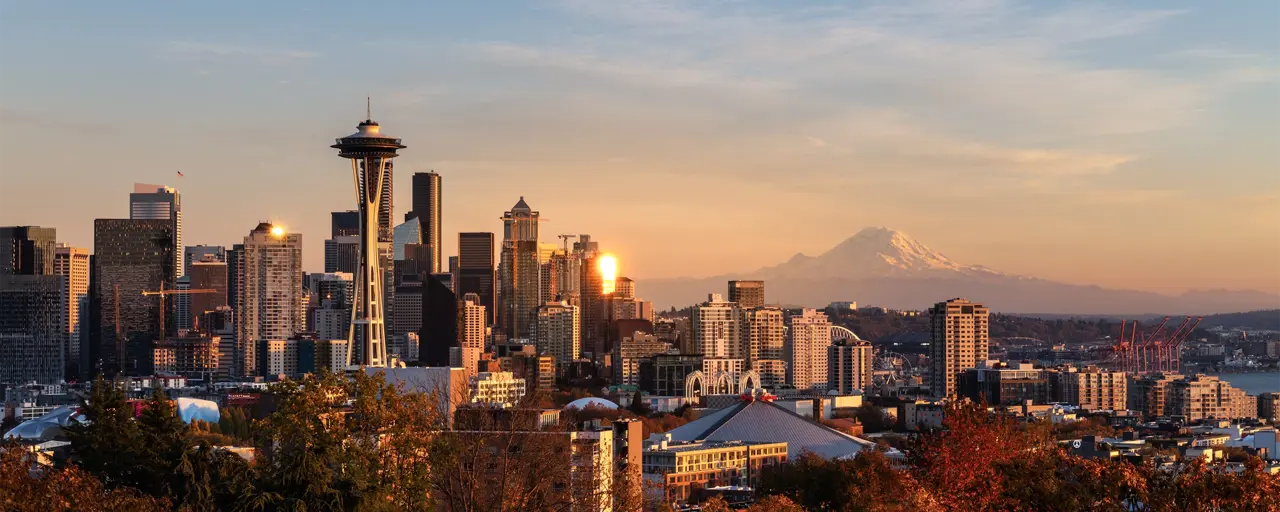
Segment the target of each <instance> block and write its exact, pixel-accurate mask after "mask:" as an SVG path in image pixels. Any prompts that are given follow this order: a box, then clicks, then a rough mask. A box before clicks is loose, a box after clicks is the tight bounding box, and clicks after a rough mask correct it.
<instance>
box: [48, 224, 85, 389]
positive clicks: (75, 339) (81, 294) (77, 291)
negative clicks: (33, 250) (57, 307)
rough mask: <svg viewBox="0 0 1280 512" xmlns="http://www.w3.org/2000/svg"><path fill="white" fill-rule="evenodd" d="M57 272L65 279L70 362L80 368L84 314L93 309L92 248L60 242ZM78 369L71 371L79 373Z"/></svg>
mask: <svg viewBox="0 0 1280 512" xmlns="http://www.w3.org/2000/svg"><path fill="white" fill-rule="evenodd" d="M53 273H54V274H57V275H59V276H62V278H63V282H62V285H63V292H64V295H63V298H62V313H63V322H64V323H63V327H64V329H65V331H64V332H65V334H66V354H67V358H66V359H67V360H66V364H67V366H68V367H71V366H75V367H77V368H78V367H79V363H80V332H81V329H82V322H81V315H82V313H85V312H87V311H88V308H89V249H86V248H84V247H71V246H68V245H66V244H58V246H57V248H56V249H54V257H53ZM77 374H78V372H68V375H77Z"/></svg>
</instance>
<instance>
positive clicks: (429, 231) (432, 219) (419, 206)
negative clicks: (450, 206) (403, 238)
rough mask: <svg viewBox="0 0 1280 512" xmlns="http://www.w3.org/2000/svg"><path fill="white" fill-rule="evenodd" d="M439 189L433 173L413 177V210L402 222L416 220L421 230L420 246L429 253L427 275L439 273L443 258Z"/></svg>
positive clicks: (423, 173)
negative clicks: (441, 250) (424, 246)
mask: <svg viewBox="0 0 1280 512" xmlns="http://www.w3.org/2000/svg"><path fill="white" fill-rule="evenodd" d="M440 203H441V189H440V175H439V174H436V173H435V171H431V172H419V173H414V175H413V210H410V211H409V213H406V214H405V216H404V220H409V219H411V218H416V219H418V225H419V227H420V228H421V233H422V244H423V245H426V246H427V247H428V250H429V251H430V253H431V268H430V270H428V273H432V274H434V273H437V272H440V267H441V263H442V262H443V258H442V256H441V252H440V245H441V238H440V225H441V222H442V221H443V220H442V217H441V216H440V211H441V207H440Z"/></svg>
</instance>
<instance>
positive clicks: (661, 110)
mask: <svg viewBox="0 0 1280 512" xmlns="http://www.w3.org/2000/svg"><path fill="white" fill-rule="evenodd" d="M6 9H7V11H8V12H10V13H13V14H14V16H8V17H6V18H8V19H11V20H12V19H21V20H24V24H22V25H18V24H16V23H6V24H5V30H4V31H0V43H3V47H5V48H17V47H20V46H21V47H31V48H32V49H31V50H29V51H24V52H22V53H21V54H18V53H7V54H5V61H6V67H7V68H8V69H11V70H13V71H14V72H12V73H5V74H4V76H0V87H2V88H3V89H4V90H6V91H7V92H8V93H9V94H6V97H9V98H23V102H22V103H21V104H20V105H19V104H15V103H11V102H0V134H3V135H4V137H0V151H4V152H5V154H6V155H11V156H12V158H11V167H9V168H10V169H18V168H28V167H32V166H36V165H39V166H42V167H44V168H48V169H50V170H51V172H41V173H16V172H6V173H5V176H4V177H5V180H6V182H7V186H5V187H3V188H2V189H0V204H3V205H4V207H3V210H0V216H3V217H4V219H5V224H6V225H35V226H48V227H55V228H57V229H58V233H59V236H60V237H62V240H60V241H63V242H66V243H68V244H70V245H73V246H80V247H91V246H92V229H93V219H96V218H122V217H125V215H126V214H125V212H124V210H123V208H124V205H123V204H122V201H121V200H120V196H121V194H123V193H125V192H126V191H127V190H128V189H129V187H130V186H131V184H132V183H134V182H142V183H157V184H163V185H167V186H170V187H173V188H175V189H177V190H178V191H180V192H181V193H182V195H183V196H184V197H183V199H184V204H183V209H184V213H183V215H184V218H183V224H184V226H183V231H184V236H183V238H184V240H183V241H184V242H185V243H187V244H192V245H195V244H212V245H223V246H230V245H231V244H232V243H233V242H235V241H236V240H238V235H242V233H240V232H241V231H243V226H246V225H254V224H256V223H257V222H258V221H264V220H270V221H273V222H280V223H282V224H284V225H286V226H289V228H290V231H293V232H300V233H304V234H307V235H309V237H308V238H309V240H311V242H310V243H308V244H307V245H306V246H305V247H304V251H305V254H304V258H303V260H304V266H305V269H306V270H307V271H319V270H321V269H322V268H323V257H322V254H323V252H322V251H323V247H322V243H321V240H322V239H323V238H324V236H323V234H324V233H326V232H327V231H328V230H327V229H326V227H325V226H326V225H327V224H328V220H329V219H328V214H329V212H332V211H343V210H347V209H349V208H350V206H349V197H348V196H349V191H348V190H347V189H348V188H349V187H350V184H349V181H348V180H347V178H346V174H345V172H344V167H342V166H340V164H338V163H337V162H334V161H332V160H333V159H332V155H331V154H330V153H328V152H326V151H325V150H324V148H323V144H324V143H326V142H327V141H329V140H330V139H332V137H333V136H334V134H340V133H342V132H343V131H344V130H346V129H348V128H349V126H350V124H351V123H352V122H354V121H357V120H358V119H360V118H361V117H362V115H363V113H364V110H363V109H364V107H365V105H363V104H362V102H361V101H360V100H361V99H363V97H364V96H366V95H370V96H372V97H373V110H374V117H376V118H378V119H379V120H381V121H382V122H384V123H385V124H386V125H387V126H388V127H391V128H392V129H393V132H394V133H396V134H397V135H398V136H401V137H404V138H405V140H412V141H415V142H414V152H413V153H412V154H411V155H410V156H408V157H407V158H405V159H402V161H400V162H398V163H399V164H400V167H401V168H400V169H399V171H400V172H397V173H395V174H396V183H395V185H396V188H397V189H399V190H400V193H399V194H396V195H397V196H399V197H398V199H399V201H398V202H397V204H396V205H395V208H394V210H395V211H394V215H403V214H404V213H405V212H407V211H409V209H410V202H409V200H410V197H409V194H408V191H409V190H410V189H411V186H410V180H411V176H412V174H413V173H414V172H425V171H427V170H431V169H434V170H435V171H436V172H438V173H440V175H441V177H442V178H444V179H447V180H448V181H449V183H450V186H449V193H448V197H447V198H446V199H445V202H444V205H443V207H444V209H445V210H446V212H445V215H444V217H445V219H446V220H445V223H444V227H443V230H442V231H443V236H442V237H441V238H442V240H443V245H444V248H443V249H444V250H443V252H444V254H446V255H451V254H456V252H457V248H456V239H455V238H456V237H455V235H456V234H457V233H458V232H470V231H480V232H496V231H497V226H498V224H497V221H496V219H494V217H495V215H494V214H495V213H499V212H502V211H504V210H505V209H506V208H508V207H509V205H510V204H511V202H512V201H513V200H514V199H515V198H517V197H519V196H521V195H523V196H526V197H528V199H529V201H530V202H532V203H534V204H538V205H539V207H540V209H542V210H543V211H544V212H546V214H547V216H548V217H549V218H551V219H555V221H553V222H551V223H549V224H548V226H547V229H550V230H552V232H557V233H592V234H593V235H596V236H598V237H599V238H600V239H603V240H608V241H609V245H610V247H609V248H610V252H612V253H614V254H617V255H618V256H619V264H620V275H625V276H629V277H632V278H636V279H641V280H643V279H649V278H659V277H680V276H690V277H698V276H711V275H717V274H721V273H725V272H751V271H753V270H755V269H757V268H760V267H764V266H768V265H773V264H775V263H777V262H780V261H785V260H786V259H787V258H788V257H790V256H791V255H793V254H795V253H797V252H804V253H806V254H815V253H819V252H821V251H822V250H824V249H825V248H828V247H831V246H833V245H835V244H836V243H838V242H839V241H840V240H843V239H845V238H847V237H848V236H850V235H852V234H854V233H856V232H857V231H858V230H860V229H861V228H862V227H864V226H874V225H887V226H893V227H896V228H900V229H902V230H904V231H907V232H910V233H912V234H913V235H916V236H919V237H921V238H922V239H926V240H929V241H930V242H931V243H933V244H935V245H936V246H937V247H939V248H940V249H942V250H944V251H945V252H946V253H947V254H948V255H949V256H952V257H954V258H955V259H956V260H957V261H961V262H964V263H967V264H982V265H986V266H989V267H992V268H997V269H1000V270H1002V271H1006V272H1010V273H1015V274H1023V275H1034V276H1037V277H1041V278H1045V279H1053V280H1059V281H1064V282H1070V283H1079V284H1097V285H1102V286H1107V287H1115V288H1134V289H1142V290H1153V291H1161V292H1179V291H1182V290H1185V289H1192V288H1201V289H1203V288H1229V289H1260V290H1264V291H1268V292H1273V293H1274V292H1280V267H1277V266H1276V265H1274V262H1275V261H1276V260H1277V258H1280V237H1276V236H1266V234H1268V233H1275V232H1277V231H1278V230H1280V201H1277V199H1280V177H1278V176H1277V175H1276V174H1275V173H1274V171H1273V169H1271V168H1270V167H1269V166H1268V164H1271V163H1274V158H1269V157H1268V155H1272V156H1274V155H1273V154H1272V153H1269V152H1268V151H1267V145H1266V144H1267V142H1268V141H1269V140H1270V138H1271V136H1272V135H1274V133H1275V131H1276V130H1275V121H1274V119H1276V118H1277V116H1276V114H1280V103H1277V100H1276V98H1277V95H1276V94H1275V90H1276V85H1277V81H1278V80H1277V79H1278V78H1280V67H1278V66H1277V62H1276V59H1275V57H1273V56H1269V52H1268V48H1269V47H1273V46H1274V42H1275V41H1274V36H1272V35H1269V34H1268V33H1267V32H1266V30H1265V28H1266V27H1265V23H1264V21H1263V20H1266V19H1268V18H1270V19H1274V16H1268V15H1267V14H1266V12H1265V11H1268V10H1272V11H1274V10H1275V9H1277V6H1275V5H1271V4H1267V3H1261V2H1260V3H1253V4H1245V3H1241V4H1232V5H1228V6H1214V7H1213V8H1212V9H1210V8H1208V7H1205V6H1200V5H1196V4H1176V5H1175V4H1160V5H1159V6H1156V7H1153V6H1150V5H1136V4H1133V5H1126V6H1125V7H1101V6H1087V5H1085V6H1080V5H1060V4H1043V5H1036V6H1034V7H1029V6H1028V7H1022V8H1019V7H1016V6H1011V5H1006V4H1002V3H998V2H996V3H965V4H943V3H918V4H906V5H897V4H869V5H857V6H844V7H837V6H807V7H798V8H796V9H793V10H788V11H785V12H783V11H776V10H771V9H770V8H768V7H765V6H760V5H754V4H741V5H734V6H728V7H726V6H670V5H665V4H661V3H655V4H644V5H613V4H603V3H594V2H593V3H581V2H577V3H575V2H562V3H549V4H519V5H509V6H504V7H503V8H502V9H506V10H507V11H504V12H506V13H507V14H510V13H511V12H510V11H519V12H521V13H526V14H529V17H528V19H529V20H530V21H527V22H515V21H511V20H512V19H518V18H521V16H500V17H494V16H493V15H494V14H495V12H493V11H494V10H495V9H498V8H495V7H491V6H449V7H446V8H443V9H437V10H425V9H426V8H423V7H418V6H411V5H407V6H402V10H403V11H404V12H403V15H401V16H398V17H397V18H399V19H397V20H390V22H387V20H381V19H380V22H379V29H380V30H379V35H377V36H374V35H369V34H365V33H362V32H361V31H359V29H358V28H356V27H361V26H363V25H365V24H364V23H363V21H364V18H362V17H363V16H374V15H373V14H365V13H360V12H356V13H347V12H345V11H343V12H341V13H339V12H338V11H329V10H327V9H328V8H324V7H314V6H302V5H290V4H280V5H273V6H269V7H264V8H260V9H259V8H254V9H253V10H252V11H249V10H239V9H247V8H238V7H226V8H225V9H223V8H219V9H212V10H211V11H210V12H208V13H203V14H202V13H201V12H189V11H191V10H197V11H200V10H203V9H205V8H204V7H190V6H187V7H174V8H172V9H171V10H150V11H148V12H147V13H146V15H142V13H141V9H142V8H141V7H131V6H123V7H112V8H107V7H104V6H94V5H80V6H76V7H74V8H73V7H70V6H44V5H23V4H13V5H10V6H7V7H6ZM210 9H211V8H210ZM205 14H208V15H205ZM498 18H501V19H498ZM55 19H56V20H58V23H53V22H51V21H50V20H55ZM295 19H296V20H297V23H291V22H290V20H295ZM369 20H372V18H369ZM479 20H489V21H491V23H478V21H479ZM42 21H50V22H49V23H42ZM158 21H159V23H157V22H158ZM545 21H551V22H564V23H565V24H567V25H569V26H572V27H573V28H574V30H571V31H558V30H553V29H552V28H551V27H553V26H558V25H556V24H554V23H541V22H545ZM90 22H92V23H90ZM94 24H100V25H101V26H100V27H95V26H89V25H94ZM460 26H466V27H470V28H471V29H476V30H474V33H468V34H464V33H461V32H460V31H459V29H458V28H455V27H460ZM144 27H145V29H144ZM233 27H238V28H236V29H235V30H233V29H232V28H233ZM1228 27H1230V28H1228ZM562 32H567V33H562ZM424 33H431V34H432V35H430V36H422V35H421V34H424ZM744 33H745V34H750V36H743V35H742V34H744ZM317 34H325V35H317ZM605 35H609V36H614V37H613V38H612V39H609V40H608V41H605V40H602V38H603V37H604V36H605ZM85 37H94V38H98V39H99V42H100V43H101V44H91V45H86V44H82V43H83V38H85ZM19 41H20V42H21V44H19ZM581 43H591V44H587V45H585V46H586V47H587V48H591V49H590V50H583V49H581V48H582V46H583V45H582V44H581ZM372 46H376V47H379V48H383V49H385V50H386V52H385V53H384V54H382V55H379V56H378V57H377V58H376V60H379V61H380V62H377V63H375V64H381V63H383V62H381V61H383V60H385V61H387V62H386V63H390V62H396V63H397V64H404V65H402V66H396V67H397V68H403V69H400V70H398V71H397V72H394V73H391V74H390V75H389V76H387V77H386V79H385V80H382V81H380V83H379V84H378V85H377V86H376V88H375V89H374V90H367V89H368V88H369V87H370V86H369V85H367V84H365V83H363V81H353V80H351V79H350V78H349V77H346V76H344V73H342V72H341V71H340V70H339V69H340V66H333V65H330V64H333V63H335V62H337V61H339V60H341V59H344V58H347V57H350V56H351V55H352V53H353V52H354V53H360V52H362V51H363V50H362V49H363V48H366V47H372ZM55 61H56V62H59V65H57V66H52V67H51V66H49V65H48V63H49V62H55ZM898 63H902V64H907V65H897V64H898ZM494 76H497V77H503V78H504V79H509V80H505V81H507V82H519V83H521V84H522V85H521V86H520V87H513V86H507V85H502V84H498V83H496V82H501V81H504V80H498V81H494V80H491V79H490V80H483V78H485V77H494ZM90 77H92V80H91V79H90ZM85 83H94V84H95V87H93V88H83V87H81V85H82V84H85ZM139 83H141V84H146V85H144V86H141V87H140V86H138V84H139ZM317 105H323V106H324V107H323V108H317ZM156 126H164V127H165V129H164V130H158V131H157V130H154V128H155V127H156ZM141 131H147V132H148V133H150V135H149V136H150V137H154V138H156V139H158V140H159V141H160V142H161V143H160V144H157V145H156V146H157V148H156V149H154V155H155V158H150V159H148V160H147V161H146V163H145V164H144V165H138V164H137V162H138V160H137V159H136V157H135V155H134V154H133V153H131V148H132V146H131V145H130V144H126V143H125V142H126V139H127V138H128V137H130V136H131V135H130V134H136V133H139V132H141ZM48 132H53V133H58V134H59V135H60V137H59V138H58V139H57V142H58V144H60V145H72V146H74V147H76V148H77V151H71V152H67V151H54V148H53V146H50V145H49V144H51V143H52V142H51V140H50V139H46V138H43V137H39V136H38V134H43V133H48ZM51 153H52V154H51ZM36 159H38V160H36ZM179 171H181V172H182V173H183V176H182V177H178V176H177V173H178V172H179ZM529 174H537V175H539V176H541V177H542V178H543V179H539V180H528V181H519V180H515V179H510V178H513V177H516V176H521V175H529ZM961 177H962V178H963V179H961ZM566 184H568V185H566ZM53 189H57V190H59V193H60V195H59V200H58V201H48V200H44V199H42V196H41V195H40V194H31V193H28V192H29V191H32V190H53ZM711 190H714V191H715V192H716V193H714V194H712V193H708V191H711ZM304 192H305V193H304ZM744 204H759V205H764V206H765V207H763V208H743V207H742V205H744ZM67 205H75V207H68V206H67ZM960 209H963V211H965V218H966V219H968V220H969V221H972V224H971V225H969V226H965V227H962V228H957V227H956V226H952V225H948V224H947V223H942V222H938V221H937V220H936V219H938V218H943V217H942V215H943V214H947V213H952V212H955V211H958V210H960ZM635 210H639V211H643V212H645V215H634V214H631V213H630V212H631V211H635ZM726 212H733V213H734V214H733V215H725V214H724V213H726ZM777 212H786V215H779V214H777ZM611 213H612V214H611ZM395 218H399V217H395ZM691 218H692V219H697V221H698V223H699V225H700V227H701V228H702V229H700V230H698V232H696V233H693V232H686V231H687V230H681V229H672V226H677V225H680V224H681V223H687V222H688V221H689V219H691ZM832 219H837V220H838V221H837V222H832V221H831V220H832ZM760 233H775V234H772V235H766V236H761V235H760ZM1171 245H1172V246H1174V247H1176V250H1169V247H1170V246H1171ZM673 247H678V248H680V252H681V257H679V258H673V257H672V255H671V251H672V248H673ZM1154 251H1160V252H1159V254H1158V255H1155V254H1153V252H1154ZM730 255H732V257H730ZM1170 276H1177V277H1176V278H1171V277H1170Z"/></svg>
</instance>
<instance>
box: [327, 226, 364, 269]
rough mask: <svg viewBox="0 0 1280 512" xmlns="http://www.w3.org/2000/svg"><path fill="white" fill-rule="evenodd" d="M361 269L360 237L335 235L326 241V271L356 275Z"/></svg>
mask: <svg viewBox="0 0 1280 512" xmlns="http://www.w3.org/2000/svg"><path fill="white" fill-rule="evenodd" d="M359 269H360V237H359V236H357V235H341V236H335V237H333V238H331V239H329V240H325V241H324V271H325V272H328V273H333V272H346V273H348V274H351V275H355V273H356V271H357V270H359Z"/></svg>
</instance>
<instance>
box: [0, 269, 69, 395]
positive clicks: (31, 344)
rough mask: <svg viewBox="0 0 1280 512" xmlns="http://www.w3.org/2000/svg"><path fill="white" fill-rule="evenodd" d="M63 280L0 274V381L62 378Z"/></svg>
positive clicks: (63, 334) (54, 380)
mask: <svg viewBox="0 0 1280 512" xmlns="http://www.w3.org/2000/svg"><path fill="white" fill-rule="evenodd" d="M50 254H52V252H51V253H50ZM64 279H65V277H63V276H54V275H12V276H9V275H0V383H9V384H26V383H28V382H32V381H34V382H39V383H56V382H59V381H60V380H61V379H62V371H63V367H64V365H65V358H66V351H65V350H64V347H65V340H66V334H65V333H64V332H63V331H64V326H63V323H62V298H63V295H64V294H65V293H66V291H65V290H64V289H63V284H62V283H63V280H64Z"/></svg>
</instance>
